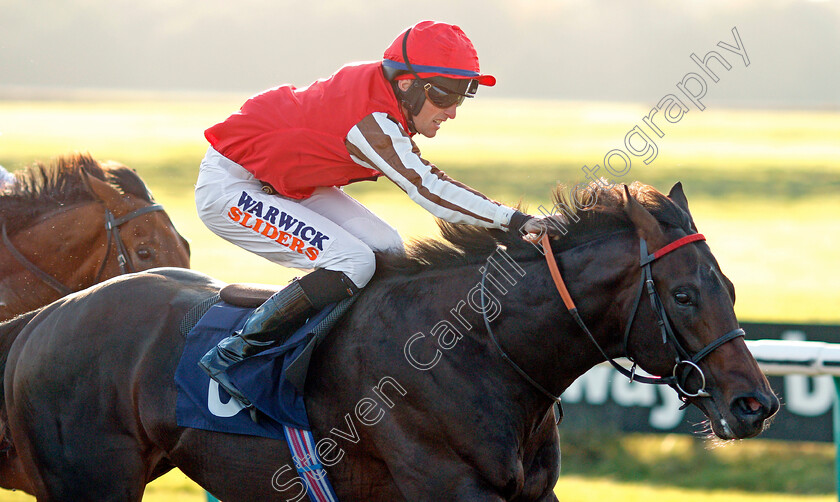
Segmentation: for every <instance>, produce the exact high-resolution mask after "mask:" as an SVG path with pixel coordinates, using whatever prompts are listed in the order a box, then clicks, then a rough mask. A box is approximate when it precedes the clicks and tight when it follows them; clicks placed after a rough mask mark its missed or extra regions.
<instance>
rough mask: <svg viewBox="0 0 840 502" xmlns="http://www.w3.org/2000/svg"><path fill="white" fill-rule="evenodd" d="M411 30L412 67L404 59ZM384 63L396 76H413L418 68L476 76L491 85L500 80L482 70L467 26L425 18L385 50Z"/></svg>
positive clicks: (422, 73)
mask: <svg viewBox="0 0 840 502" xmlns="http://www.w3.org/2000/svg"><path fill="white" fill-rule="evenodd" d="M409 30H410V32H409V33H408V37H407V39H406V40H405V54H406V57H407V58H408V64H409V65H411V66H410V67H409V66H408V65H406V63H405V60H404V59H403V39H404V38H406V37H405V34H406V32H408V31H409ZM382 66H383V67H384V68H385V69H386V71H388V72H389V73H391V74H392V75H395V76H393V77H392V78H396V79H400V78H411V77H413V74H414V73H415V72H416V74H417V75H418V76H419V77H421V78H431V77H446V78H451V79H459V80H460V79H469V80H476V81H478V83H479V84H482V85H487V86H492V85H495V84H496V77H494V76H492V75H482V74H481V72H480V70H479V67H478V54H477V53H476V51H475V47H473V44H472V42H470V39H469V38H467V35H466V34H464V32H463V30H461V28H459V27H458V26H455V25H453V24H446V23H438V22H435V21H421V22H419V23H417V24H415V25H414V26H412V27H411V28H408V29H406V30H405V31H403V32H402V33H400V35H399V36H398V37H397V38H396V39H394V41H393V42H392V43H391V45H390V47H388V49H387V50H386V51H385V55H384V60H383V61H382ZM412 70H413V71H412ZM402 74H405V75H408V76H406V77H403V75H402Z"/></svg>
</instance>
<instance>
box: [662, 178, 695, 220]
mask: <svg viewBox="0 0 840 502" xmlns="http://www.w3.org/2000/svg"><path fill="white" fill-rule="evenodd" d="M668 198H669V199H671V200H672V201H673V202H674V204H676V205H677V207H679V208H680V209H682V210H683V211H685V214H687V215H688V221H689V222H690V223H691V229H692V230H694V231H695V232H696V231H697V227H696V226H695V225H694V218H693V217H692V216H691V211H689V210H688V199H686V198H685V193H684V192H683V187H682V183H680V182H679V181H678V182H676V183H675V184H674V186H672V187H671V191H670V192H668Z"/></svg>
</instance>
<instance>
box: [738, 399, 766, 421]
mask: <svg viewBox="0 0 840 502" xmlns="http://www.w3.org/2000/svg"><path fill="white" fill-rule="evenodd" d="M774 404H775V403H774V402H773V401H772V400H770V402H766V400H762V396H743V397H739V398H737V399H735V401H733V403H732V411H733V412H734V413H735V414H736V415H737V416H739V417H741V418H750V419H753V420H754V419H762V418H766V417H770V416H772V415H773V414H774V413H775V412H776V409H777V405H776V406H774Z"/></svg>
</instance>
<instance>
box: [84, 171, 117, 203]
mask: <svg viewBox="0 0 840 502" xmlns="http://www.w3.org/2000/svg"><path fill="white" fill-rule="evenodd" d="M82 172H83V173H84V176H83V177H82V179H84V182H85V185H87V187H88V189H89V190H90V193H91V194H93V196H94V197H96V198H98V199H99V200H101V201H102V202H104V203H105V206H106V207H109V208H115V207H119V206H120V205H121V202H122V197H123V196H122V194H121V193H120V191H119V190H117V189H116V188H114V187H113V186H111V184H110V183H108V182H106V181H102V180H100V179H99V178H97V177H96V176H91V175H90V174H89V173H87V172H85V171H82Z"/></svg>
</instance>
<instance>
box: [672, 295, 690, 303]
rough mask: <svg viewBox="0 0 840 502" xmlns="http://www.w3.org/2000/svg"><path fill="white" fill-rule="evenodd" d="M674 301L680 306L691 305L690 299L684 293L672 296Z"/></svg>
mask: <svg viewBox="0 0 840 502" xmlns="http://www.w3.org/2000/svg"><path fill="white" fill-rule="evenodd" d="M674 300H676V302H677V303H679V304H680V305H691V297H690V296H688V294H686V293H677V294H675V295H674Z"/></svg>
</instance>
